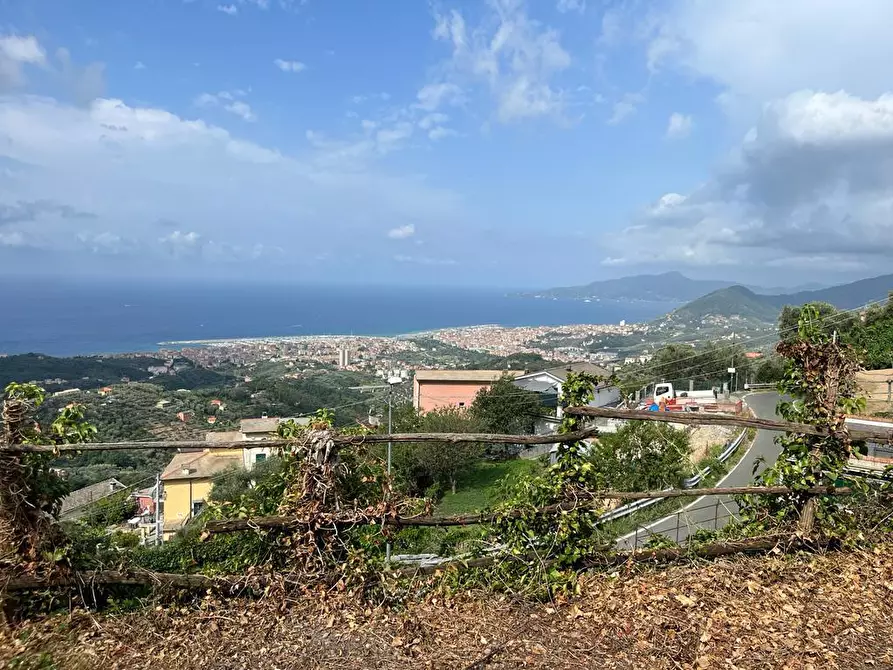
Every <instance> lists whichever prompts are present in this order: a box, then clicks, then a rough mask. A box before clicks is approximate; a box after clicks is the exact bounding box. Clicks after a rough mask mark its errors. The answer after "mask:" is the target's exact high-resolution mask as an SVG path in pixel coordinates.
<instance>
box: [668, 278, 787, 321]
mask: <svg viewBox="0 0 893 670" xmlns="http://www.w3.org/2000/svg"><path fill="white" fill-rule="evenodd" d="M775 297H776V296H765V295H758V294H756V293H754V292H753V291H751V290H750V289H749V288H745V287H744V286H729V287H728V288H722V289H719V290H718V291H713V292H712V293H708V294H707V295H705V296H701V297H700V298H698V299H697V300H693V301H691V302H690V303H688V304H686V305H683V306H682V307H680V308H679V309H675V310H673V311H672V312H670V313H669V314H668V315H667V318H669V319H670V320H672V321H679V322H683V323H688V322H700V321H701V320H702V319H705V318H707V317H710V316H723V317H732V316H737V317H741V318H743V319H747V320H748V321H760V322H764V323H772V322H774V321H775V320H776V319H777V318H778V311H779V307H778V306H776V304H775V303H774V302H773V300H774V298H775Z"/></svg>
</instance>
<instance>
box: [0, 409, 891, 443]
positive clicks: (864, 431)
mask: <svg viewBox="0 0 893 670" xmlns="http://www.w3.org/2000/svg"><path fill="white" fill-rule="evenodd" d="M564 411H565V413H566V414H575V415H578V416H588V417H603V418H611V419H628V420H636V421H662V422H665V423H682V424H690V425H707V426H741V427H743V428H756V429H758V430H770V431H777V432H788V433H803V434H806V435H819V436H825V435H830V434H831V433H829V431H828V430H826V429H823V428H817V427H816V426H812V425H810V424H805V423H792V422H789V421H772V420H770V419H755V418H751V417H744V416H737V415H733V414H702V413H700V412H651V411H646V410H630V409H614V408H608V407H570V408H568V409H566V410H564ZM846 434H848V435H849V437H850V439H852V440H867V441H871V442H881V443H886V442H893V429H891V428H870V427H864V426H863V427H860V428H858V429H856V428H851V427H849V426H847V428H846V430H845V431H841V432H840V435H841V436H843V435H846ZM598 435H599V431H598V428H586V429H584V430H578V431H575V432H572V433H550V434H548V435H505V434H502V433H395V434H393V435H386V434H380V433H375V434H371V435H338V434H337V433H333V434H332V441H333V442H334V443H335V444H338V445H360V444H383V443H386V442H396V443H399V442H439V443H449V444H460V443H466V442H481V443H489V444H518V445H537V444H556V443H558V442H577V441H579V440H587V439H592V438H595V437H598ZM296 442H299V440H283V439H278V438H277V439H269V440H257V441H253V440H252V441H246V440H236V441H232V442H205V441H204V440H159V441H157V442H97V443H91V444H60V445H34V444H0V453H2V452H7V453H55V452H60V453H61V452H83V451H122V450H126V449H209V450H217V451H219V450H227V449H245V448H251V447H261V446H263V447H286V446H289V445H294V444H295V443H296Z"/></svg>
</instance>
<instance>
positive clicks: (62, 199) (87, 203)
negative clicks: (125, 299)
mask: <svg viewBox="0 0 893 670" xmlns="http://www.w3.org/2000/svg"><path fill="white" fill-rule="evenodd" d="M328 151H332V152H334V149H333V148H330V147H320V148H318V147H316V146H311V148H310V150H309V151H308V152H307V153H305V154H299V155H285V154H283V153H281V152H279V151H277V150H276V149H275V148H272V147H266V146H262V145H259V144H256V143H253V142H249V141H246V140H243V139H240V138H238V137H236V136H234V135H232V134H231V133H230V132H228V131H227V130H225V129H223V128H220V127H218V126H214V125H211V124H208V123H206V122H204V121H202V120H199V119H187V118H182V117H180V116H177V115H175V114H172V113H170V112H168V111H166V110H164V109H159V108H153V107H136V106H130V105H127V104H126V103H124V102H122V101H120V100H113V99H99V100H96V101H94V102H93V103H92V104H90V105H88V106H87V107H78V106H74V105H69V104H64V103H61V102H59V101H56V100H53V99H50V98H44V97H37V96H13V97H10V96H7V97H4V98H0V163H6V164H7V165H14V166H19V165H21V166H23V167H22V168H21V169H19V168H16V170H15V172H14V173H13V178H12V179H9V180H7V181H4V182H3V186H4V188H3V190H2V192H0V203H3V205H2V208H0V213H2V217H3V220H4V223H3V224H2V225H0V231H2V234H3V235H4V246H5V247H11V245H12V244H13V243H15V244H16V245H22V244H26V243H28V244H33V245H37V242H36V241H35V240H38V241H39V242H40V245H41V246H45V247H48V248H49V249H50V250H52V251H54V252H55V253H66V254H67V253H72V254H73V253H76V252H77V253H80V252H82V251H83V250H84V249H87V250H89V251H92V250H94V249H95V250H99V249H100V248H102V249H105V250H108V249H111V248H112V247H115V240H114V239H113V237H111V236H117V238H119V239H118V241H117V243H116V244H117V247H115V248H117V249H119V251H118V253H119V254H128V253H130V254H133V259H132V265H133V267H138V266H140V264H141V263H150V262H151V259H152V258H153V257H158V258H167V259H169V260H170V261H171V262H179V261H178V259H180V260H182V259H185V258H187V254H189V253H191V254H192V256H190V258H192V257H194V258H196V259H198V260H202V261H203V262H205V261H207V262H210V261H211V259H220V260H221V261H227V262H234V261H236V260H240V261H241V260H249V261H250V260H254V259H256V258H262V259H263V260H264V262H269V263H270V264H271V265H270V266H269V267H268V268H267V269H268V270H269V271H270V272H274V271H275V264H277V263H280V262H282V263H285V265H283V267H285V266H287V267H289V268H290V270H289V272H292V271H293V272H294V273H296V275H300V274H301V273H302V272H307V273H310V270H309V269H306V270H305V269H304V268H303V266H301V265H300V263H299V264H298V265H296V263H298V260H296V259H303V258H304V255H303V253H302V252H301V251H300V249H306V248H328V247H329V246H330V245H331V243H332V240H334V239H337V240H338V247H339V249H342V250H343V251H344V254H345V255H344V256H343V257H344V258H347V257H348V255H347V254H348V253H350V254H360V255H363V254H369V253H372V254H374V253H376V251H377V250H375V246H374V245H375V244H376V243H380V240H381V233H380V232H379V231H380V230H381V227H379V225H375V224H378V223H379V222H382V221H389V222H393V223H392V225H393V226H395V227H400V226H404V225H407V224H408V223H409V222H413V225H415V226H418V225H419V223H420V222H424V223H425V224H426V225H431V226H432V227H435V228H436V227H442V226H446V225H447V224H448V222H451V221H454V220H456V218H458V217H461V212H462V207H461V201H460V200H459V198H458V197H457V196H456V195H455V194H454V193H452V192H450V191H447V190H444V189H439V188H437V187H435V186H432V185H431V184H429V183H427V182H426V180H424V179H423V178H421V177H418V176H415V175H413V174H406V175H394V174H390V173H389V172H388V171H387V170H385V169H383V168H382V166H380V165H375V164H374V163H373V162H372V161H373V158H374V156H375V155H376V153H375V151H374V150H373V151H372V152H368V153H367V154H366V155H365V158H364V160H363V161H359V162H351V161H349V160H346V159H338V160H336V159H335V158H332V159H331V160H328V161H320V157H321V156H326V155H327V152H328ZM159 221H168V222H175V221H176V222H180V223H176V224H175V223H170V224H169V225H164V226H162V225H161V224H159ZM106 233H108V235H106ZM258 244H261V245H262V246H261V247H257V245H258ZM283 249H286V250H288V249H294V251H293V252H292V253H291V254H288V253H285V252H283V251H282V250H283ZM370 250H371V251H370ZM258 254H260V256H258ZM289 255H291V257H292V261H290V262H286V261H288V258H289ZM351 257H352V256H351ZM21 262H24V261H20V260H19V258H18V257H16V256H2V255H0V265H3V266H4V267H7V268H13V267H17V266H16V265H15V264H16V263H21ZM181 265H182V267H181V269H180V270H179V271H180V272H190V271H191V272H199V271H203V270H201V269H200V268H201V267H204V266H201V265H200V264H199V263H188V264H185V265H184V264H181ZM31 269H35V267H34V266H33V265H32V266H31ZM205 269H207V268H205ZM283 271H284V270H283ZM304 276H310V275H304Z"/></svg>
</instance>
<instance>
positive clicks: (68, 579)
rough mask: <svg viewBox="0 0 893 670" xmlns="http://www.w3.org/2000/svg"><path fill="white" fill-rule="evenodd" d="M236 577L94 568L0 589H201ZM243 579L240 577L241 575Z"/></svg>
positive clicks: (26, 580) (7, 584) (20, 581)
mask: <svg viewBox="0 0 893 670" xmlns="http://www.w3.org/2000/svg"><path fill="white" fill-rule="evenodd" d="M235 581H237V580H236V579H227V578H220V579H215V578H213V577H206V576H205V575H178V574H172V573H166V572H134V573H129V572H120V571H118V570H97V571H92V570H90V571H85V572H75V573H70V574H55V575H49V576H44V577H34V576H21V577H13V578H12V579H9V580H8V581H6V582H0V590H2V589H5V590H6V591H31V590H35V589H45V588H50V587H68V586H91V585H97V586H99V585H104V584H123V585H133V586H138V585H145V586H173V587H178V588H191V589H205V588H210V587H212V586H215V585H220V584H224V585H232V584H233V583H235ZM242 581H244V578H242Z"/></svg>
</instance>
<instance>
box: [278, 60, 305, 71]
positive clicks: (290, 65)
mask: <svg viewBox="0 0 893 670" xmlns="http://www.w3.org/2000/svg"><path fill="white" fill-rule="evenodd" d="M273 64H274V65H275V66H276V67H278V68H279V69H280V70H282V71H283V72H302V71H303V70H306V69H307V66H306V65H305V64H304V63H302V62H300V61H296V60H283V59H281V58H277V59H276V60H274V61H273Z"/></svg>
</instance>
